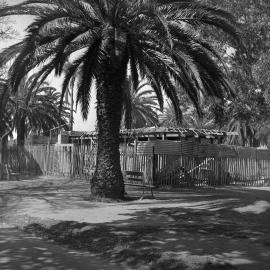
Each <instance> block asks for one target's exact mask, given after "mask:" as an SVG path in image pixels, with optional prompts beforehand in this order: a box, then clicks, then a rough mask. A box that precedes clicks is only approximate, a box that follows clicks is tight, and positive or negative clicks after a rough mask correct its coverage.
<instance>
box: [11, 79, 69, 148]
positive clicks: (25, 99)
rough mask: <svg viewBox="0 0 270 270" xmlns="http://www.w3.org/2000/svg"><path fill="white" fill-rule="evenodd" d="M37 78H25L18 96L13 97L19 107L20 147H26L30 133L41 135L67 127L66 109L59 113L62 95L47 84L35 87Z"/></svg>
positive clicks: (18, 142) (18, 137) (17, 112)
mask: <svg viewBox="0 0 270 270" xmlns="http://www.w3.org/2000/svg"><path fill="white" fill-rule="evenodd" d="M35 76H36V75H35V74H33V75H32V76H30V77H29V78H24V79H23V80H22V81H21V83H20V86H19V89H18V92H17V95H16V96H15V97H11V100H12V102H13V104H14V106H15V105H16V106H17V110H16V116H15V129H16V130H17V144H18V145H24V143H25V137H26V136H27V135H29V134H30V132H31V133H35V134H40V133H44V132H46V131H47V132H48V131H49V130H50V129H52V128H55V127H58V126H62V125H67V117H68V113H67V111H66V107H64V108H63V109H62V112H61V114H60V111H59V104H60V96H61V95H60V93H58V92H57V90H56V89H55V88H54V87H50V86H49V85H48V84H47V83H46V82H43V83H42V84H38V85H33V80H35ZM32 86H35V87H32Z"/></svg>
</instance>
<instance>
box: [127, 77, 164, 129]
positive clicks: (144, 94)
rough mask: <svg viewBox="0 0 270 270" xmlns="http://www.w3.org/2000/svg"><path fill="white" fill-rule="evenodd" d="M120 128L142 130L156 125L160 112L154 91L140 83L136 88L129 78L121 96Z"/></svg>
mask: <svg viewBox="0 0 270 270" xmlns="http://www.w3.org/2000/svg"><path fill="white" fill-rule="evenodd" d="M123 100H124V101H123V111H122V114H123V116H122V126H123V127H124V128H128V129H130V128H142V127H146V126H150V127H151V126H155V125H157V124H158V114H157V112H158V111H160V108H159V105H158V101H157V98H156V96H155V94H154V91H153V90H152V89H151V88H150V86H149V85H148V84H147V83H141V84H140V85H139V86H138V87H137V88H135V87H134V86H133V84H132V81H131V78H130V77H129V78H128V79H127V82H126V86H125V89H124V95H123Z"/></svg>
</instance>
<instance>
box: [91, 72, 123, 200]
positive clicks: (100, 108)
mask: <svg viewBox="0 0 270 270" xmlns="http://www.w3.org/2000/svg"><path fill="white" fill-rule="evenodd" d="M112 70H113V69H111V68H108V69H106V70H105V71H104V73H103V75H102V78H99V79H97V88H98V89H97V124H98V148H97V165H96V171H95V174H94V176H93V178H92V180H91V193H92V195H94V196H97V197H107V198H115V199H116V198H118V199H121V198H123V197H124V183H123V176H122V172H121V166H120V153H119V142H120V139H119V131H120V121H121V110H122V98H123V85H121V83H119V82H121V77H120V78H119V73H120V74H121V72H115V71H112ZM118 71H119V70H118ZM120 76H121V75H120Z"/></svg>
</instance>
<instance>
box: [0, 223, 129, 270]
mask: <svg viewBox="0 0 270 270" xmlns="http://www.w3.org/2000/svg"><path fill="white" fill-rule="evenodd" d="M0 244H1V248H0V269H1V270H26V269H27V270H37V269H46V270H55V269H57V270H77V269H80V270H88V269H104V270H106V269H107V270H118V269H124V268H122V267H119V266H117V267H116V266H114V265H113V264H110V263H108V262H105V261H104V262H103V261H100V260H98V259H95V258H92V257H91V258H89V254H88V253H86V252H80V251H75V250H70V249H67V248H65V247H59V246H57V245H55V244H53V243H50V242H48V241H44V240H41V239H39V238H37V237H34V236H31V235H29V234H25V233H22V232H18V231H17V230H15V229H14V228H1V231H0Z"/></svg>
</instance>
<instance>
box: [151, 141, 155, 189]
mask: <svg viewBox="0 0 270 270" xmlns="http://www.w3.org/2000/svg"><path fill="white" fill-rule="evenodd" d="M155 180H156V157H155V146H153V148H152V184H153V185H154V184H155Z"/></svg>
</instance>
